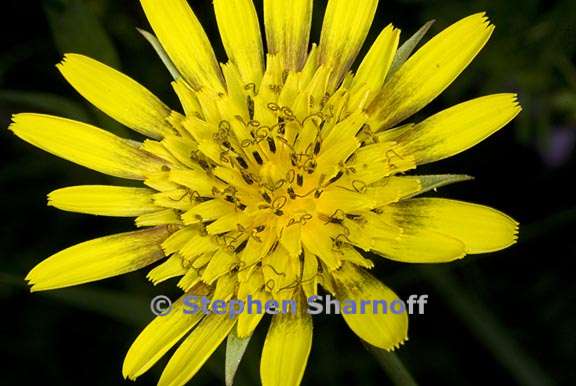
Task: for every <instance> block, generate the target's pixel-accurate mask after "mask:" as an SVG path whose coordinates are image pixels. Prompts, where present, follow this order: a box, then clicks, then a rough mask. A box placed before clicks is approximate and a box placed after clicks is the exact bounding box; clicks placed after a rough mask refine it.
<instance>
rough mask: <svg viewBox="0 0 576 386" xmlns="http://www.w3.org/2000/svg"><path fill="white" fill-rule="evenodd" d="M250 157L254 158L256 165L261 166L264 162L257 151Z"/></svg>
mask: <svg viewBox="0 0 576 386" xmlns="http://www.w3.org/2000/svg"><path fill="white" fill-rule="evenodd" d="M252 155H253V156H254V159H255V160H256V162H257V163H258V165H262V164H263V163H264V160H263V159H262V157H261V156H260V153H258V152H257V151H253V152H252Z"/></svg>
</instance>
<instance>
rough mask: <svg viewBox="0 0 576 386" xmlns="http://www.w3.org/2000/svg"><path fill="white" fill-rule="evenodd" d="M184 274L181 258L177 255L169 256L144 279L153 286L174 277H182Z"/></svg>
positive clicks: (184, 269)
mask: <svg viewBox="0 0 576 386" xmlns="http://www.w3.org/2000/svg"><path fill="white" fill-rule="evenodd" d="M185 273H186V268H184V266H183V265H182V258H181V257H180V256H178V255H177V254H174V255H172V256H170V257H169V258H168V259H167V260H166V261H164V262H163V263H162V264H160V265H158V266H156V267H154V268H153V269H152V270H150V272H148V275H146V277H147V278H148V280H150V281H151V282H152V283H153V284H154V285H156V284H160V283H162V282H163V281H165V280H168V279H171V278H173V277H176V276H182V275H184V274H185Z"/></svg>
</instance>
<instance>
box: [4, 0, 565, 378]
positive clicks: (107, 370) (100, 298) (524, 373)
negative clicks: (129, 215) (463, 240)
mask: <svg viewBox="0 0 576 386" xmlns="http://www.w3.org/2000/svg"><path fill="white" fill-rule="evenodd" d="M193 3H194V5H193V7H194V9H195V10H196V11H197V14H198V16H199V18H200V20H201V21H202V22H203V24H204V25H205V28H206V30H207V32H208V34H209V35H210V37H211V39H212V41H213V42H214V45H215V48H216V50H217V54H218V56H219V59H220V60H224V59H225V55H224V54H223V50H222V48H221V43H220V41H219V37H218V33H217V30H216V26H215V21H214V16H213V12H212V9H211V7H212V6H211V2H209V1H194V2H193ZM257 3H258V4H257V5H258V6H259V7H260V6H261V1H257ZM316 3H317V5H318V6H317V7H316V8H317V9H316V11H315V13H316V15H315V21H314V22H315V24H314V30H313V37H314V40H315V41H317V40H318V38H319V31H320V22H321V17H322V13H323V11H322V8H323V5H322V4H323V3H324V2H320V1H317V2H316ZM0 7H1V8H0V9H1V11H0V14H1V16H0V21H1V23H0V28H1V29H2V31H1V32H2V34H1V35H0V36H1V39H2V40H1V42H2V43H1V50H0V126H1V127H2V129H0V214H1V219H2V221H1V222H0V301H1V304H2V309H1V311H0V312H1V317H0V364H1V365H0V366H1V367H0V371H1V373H0V384H2V385H35V384H53V385H79V384H81V385H117V384H129V383H128V382H125V383H124V381H123V380H122V376H121V365H122V360H123V357H124V354H125V352H126V350H127V349H128V347H129V345H130V344H131V342H132V340H133V338H135V337H136V335H137V334H138V332H139V331H140V330H141V328H143V327H144V325H145V324H146V323H147V322H148V321H149V320H150V319H151V318H152V315H151V314H150V312H149V309H148V301H149V299H151V298H152V297H153V296H154V295H156V294H169V295H172V296H175V295H176V294H177V291H175V290H174V288H173V287H175V286H174V283H173V282H169V283H168V284H167V285H162V286H159V287H153V286H152V285H151V284H149V283H148V282H147V280H146V279H145V272H144V271H142V272H137V273H133V274H129V275H126V276H123V277H119V278H114V279H109V280H105V281H103V282H99V283H93V284H89V285H85V286H81V287H77V288H72V289H66V290H57V291H49V292H46V293H38V294H30V292H29V291H28V290H27V289H26V287H25V285H24V281H23V278H24V276H25V275H26V273H27V272H28V271H29V270H30V269H31V268H32V267H33V266H34V265H35V264H37V263H38V262H39V261H41V260H42V259H43V258H45V257H47V256H49V255H50V254H52V253H54V252H56V251H58V250H59V249H61V248H64V247H67V246H70V245H72V244H75V243H77V242H80V241H84V240H88V239H90V238H93V237H98V236H100V235H105V234H108V233H114V232H119V231H125V230H129V229H131V227H132V225H131V220H129V219H126V220H119V219H110V218H103V217H91V216H87V215H78V214H71V213H64V212H59V211H57V210H55V209H53V208H48V207H46V198H45V197H46V194H47V193H48V192H50V191H51V190H53V189H56V188H59V187H63V186H69V185H77V184H102V183H103V184H106V183H113V182H117V181H114V180H113V179H112V178H109V177H106V176H103V175H100V174H98V173H96V172H92V171H89V170H86V169H84V168H82V167H79V166H76V165H73V164H71V163H68V162H66V161H63V160H60V159H57V158H55V157H53V156H50V155H49V154H47V153H44V152H42V151H40V150H37V149H35V148H33V147H32V146H30V145H28V144H26V143H24V142H22V141H20V140H18V139H17V138H16V137H15V136H13V135H12V134H10V133H9V132H8V131H7V130H5V128H6V127H7V126H8V124H9V122H10V115H11V114H12V113H17V112H24V111H38V112H46V113H52V114H56V115H61V116H66V117H71V118H76V119H79V120H83V121H87V122H91V123H95V124H98V125H100V126H102V127H104V128H107V129H109V130H111V131H113V132H115V133H117V134H120V135H130V134H128V132H127V131H126V129H124V128H122V127H120V126H118V125H117V124H115V123H114V122H112V121H111V120H109V119H107V118H105V117H104V116H102V114H100V113H98V112H97V111H95V110H94V109H93V108H92V107H90V106H89V105H87V104H86V103H85V102H84V101H83V99H82V98H81V97H80V96H78V95H77V94H76V93H75V91H74V90H72V88H71V87H69V86H68V85H67V84H66V83H65V82H64V80H63V78H62V77H61V76H60V75H59V73H58V72H57V71H56V69H55V67H54V65H55V64H56V63H57V62H59V61H60V59H61V57H62V53H63V52H80V53H84V54H88V55H90V56H92V57H95V58H97V59H100V60H101V61H104V62H105V63H108V64H110V65H112V66H114V67H116V68H119V69H122V70H123V71H124V72H126V73H127V74H130V75H131V76H132V77H134V78H135V79H137V80H139V81H141V82H142V83H143V84H145V85H146V86H148V87H149V88H150V89H152V90H154V92H156V93H157V94H158V95H160V96H161V97H162V98H163V99H164V100H165V101H167V102H168V103H169V104H170V105H171V106H178V104H177V102H176V100H175V98H174V96H173V95H172V92H171V88H170V86H169V81H170V76H169V74H168V72H167V71H166V70H165V69H164V67H163V65H162V63H161V62H160V60H159V59H158V58H157V56H156V55H155V53H154V51H153V50H152V49H151V48H150V47H149V46H148V45H147V43H146V42H145V40H144V39H143V38H142V37H141V36H140V35H139V34H138V33H137V31H136V29H135V27H141V28H146V29H149V26H148V24H147V22H146V20H145V19H144V16H143V12H142V11H141V9H140V7H139V4H138V1H136V0H130V1H128V0H122V1H118V0H116V1H114V0H91V1H88V0H86V1H84V0H45V1H38V0H34V1H33V0H28V1H17V0H8V1H2V4H1V5H0ZM260 10H261V8H260ZM482 10H485V11H487V12H488V14H489V16H490V18H491V19H492V21H493V22H494V23H495V24H496V26H497V28H496V31H495V34H494V35H493V37H492V39H491V41H490V42H489V44H488V45H487V46H486V47H485V48H484V50H483V51H482V53H481V54H480V55H479V56H478V57H477V59H476V60H475V61H474V63H473V64H472V65H471V66H470V67H469V68H468V69H467V71H465V72H464V74H463V75H462V76H460V77H459V78H458V80H457V81H456V82H455V83H454V84H453V85H452V86H451V87H450V88H449V89H448V90H447V91H446V92H445V93H444V94H443V95H442V96H441V97H440V98H438V99H437V100H436V101H435V102H434V103H433V104H432V105H431V106H429V107H428V108H427V109H426V111H425V112H426V113H430V112H435V111H438V110H440V109H441V108H443V107H447V106H449V105H451V104H454V103H457V102H459V101H463V100H466V99H469V98H472V97H475V96H479V95H484V94H489V93H496V92H508V91H510V92H518V93H519V94H520V100H521V103H522V105H523V107H524V111H523V113H522V114H521V116H520V117H519V118H518V119H516V120H515V121H514V122H513V123H512V124H511V125H509V126H507V127H506V128H505V129H504V130H502V131H501V132H499V133H498V134H496V135H494V136H493V137H491V138H490V139H489V140H487V141H485V142H484V143H482V144H480V145H479V146H477V147H475V148H474V149H473V150H471V151H468V152H466V153H464V154H461V155H459V156H457V157H454V158H453V159H450V160H447V161H442V162H440V163H436V164H433V165H430V166H428V167H426V168H425V170H424V172H429V173H465V174H471V175H473V176H476V177H477V178H476V180H475V181H472V182H467V183H464V184H461V185H457V186H452V187H448V188H443V189H441V192H440V193H439V194H441V195H443V196H449V197H454V198H459V199H463V200H468V201H472V202H479V203H483V204H486V205H491V206H493V207H495V208H498V209H500V210H503V211H505V212H506V213H508V214H510V215H511V216H513V217H515V218H516V219H517V220H518V221H519V222H520V223H521V233H520V241H519V243H518V244H517V245H516V246H514V247H513V248H510V249H508V250H505V251H503V252H499V253H496V254H490V255H480V256H470V257H468V258H466V259H464V260H463V261H460V262H457V263H452V264H449V265H442V266H440V265H437V266H434V267H431V266H426V267H422V266H410V265H402V264H396V263H391V262H387V261H383V260H382V259H377V267H376V269H375V271H376V275H377V276H378V277H380V278H381V279H382V280H383V281H384V282H385V283H387V284H388V285H390V286H391V287H392V288H394V289H395V290H396V291H397V292H398V293H399V294H400V295H401V296H402V297H407V296H408V295H410V294H429V295H430V304H429V305H428V306H427V309H426V314H425V315H423V316H418V315H415V316H413V317H412V318H411V326H410V340H409V341H408V343H407V344H406V345H405V346H404V347H403V348H402V349H401V350H400V351H399V352H398V355H399V357H400V358H401V359H402V361H403V362H404V364H405V365H406V367H407V368H408V369H409V370H410V372H411V373H412V375H413V376H414V378H415V379H416V380H417V381H418V382H419V383H420V384H421V385H485V384H491V385H573V384H576V370H575V366H574V360H575V359H576V355H575V354H576V334H575V333H574V328H575V327H576V313H575V312H574V302H575V300H576V297H575V290H576V284H575V280H574V268H573V267H575V265H574V264H573V260H574V259H575V257H576V242H575V238H574V231H573V229H574V224H575V223H576V205H575V202H574V196H575V193H576V188H575V187H574V184H573V183H572V182H573V180H574V170H575V169H574V166H575V159H574V156H573V151H572V150H573V145H574V139H575V136H576V67H575V65H574V58H575V50H576V29H575V27H576V2H575V1H573V0H559V1H544V0H508V1H493V0H492V1H488V0H485V1H483V0H474V1H456V0H442V1H423V0H420V1H419V0H403V1H401V0H395V1H382V2H381V5H380V8H379V10H378V15H377V18H376V20H375V23H374V26H373V28H372V30H371V34H370V37H369V39H368V41H372V39H373V38H374V37H375V35H376V33H378V32H379V30H380V29H381V28H382V27H383V26H385V25H386V24H388V23H389V22H394V24H395V25H396V26H398V27H399V28H401V29H402V30H403V34H402V37H403V39H406V38H407V37H408V36H410V35H411V34H412V33H414V32H415V31H416V30H417V29H418V28H419V27H420V26H421V25H422V24H423V23H424V22H426V21H427V20H430V19H436V20H437V22H436V24H435V25H434V26H433V27H432V31H431V32H432V34H434V33H437V32H439V31H440V30H441V29H443V28H444V27H446V26H448V25H449V24H450V23H452V22H454V21H456V20H458V19H460V18H461V17H464V16H467V15H469V14H471V13H474V12H477V11H482ZM432 34H430V35H429V36H432ZM264 327H265V326H261V328H260V329H259V330H258V332H257V334H256V335H255V337H254V339H253V340H252V342H251V344H250V346H249V348H248V352H247V354H246V357H245V358H244V360H243V363H242V365H241V367H240V370H239V375H238V378H237V385H240V386H245V385H246V386H249V385H256V384H259V380H258V361H259V355H260V350H261V344H262V340H263V336H264V333H265V328H264ZM162 362H163V363H164V362H165V360H164V361H162ZM222 363H223V352H222V350H221V349H220V350H219V351H218V353H217V354H216V355H215V356H214V357H213V358H212V359H211V360H210V362H209V363H208V364H207V365H206V366H205V367H204V368H203V369H202V370H201V371H200V373H199V374H198V376H197V377H195V378H194V380H193V381H192V384H194V385H209V384H223V374H224V370H223V364H222ZM161 369H162V365H158V366H155V367H154V368H153V370H152V371H151V372H150V373H149V374H146V375H145V376H143V377H142V378H141V379H140V380H139V381H138V383H137V384H139V385H148V384H155V382H156V380H157V379H158V377H159V374H160V371H161ZM303 384H304V385H340V384H341V385H367V386H368V385H388V384H391V382H390V381H389V380H388V378H387V376H386V373H385V372H384V371H383V369H382V367H381V366H380V365H379V362H378V358H376V357H374V356H373V355H372V354H371V353H370V352H368V351H366V350H365V349H364V347H363V346H362V344H360V342H359V341H358V340H357V339H356V337H355V336H354V335H353V333H352V332H351V331H350V330H349V329H348V328H347V327H346V326H345V324H344V323H343V321H342V320H341V318H339V317H337V316H331V317H330V316H324V317H319V318H316V320H315V334H314V346H313V349H312V354H311V357H310V360H309V366H308V369H307V371H306V374H305V376H304V381H303Z"/></svg>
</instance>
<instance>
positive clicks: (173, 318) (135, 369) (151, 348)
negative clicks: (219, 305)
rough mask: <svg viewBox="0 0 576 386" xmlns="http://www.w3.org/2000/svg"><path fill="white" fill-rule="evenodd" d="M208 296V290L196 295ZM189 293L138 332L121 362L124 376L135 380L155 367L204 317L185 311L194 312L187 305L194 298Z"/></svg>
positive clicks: (199, 313) (200, 314) (201, 314)
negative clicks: (167, 311) (206, 293)
mask: <svg viewBox="0 0 576 386" xmlns="http://www.w3.org/2000/svg"><path fill="white" fill-rule="evenodd" d="M202 295H205V293H202V294H198V295H197V296H202ZM187 296H190V294H186V295H184V296H182V297H181V298H180V299H178V301H176V302H174V303H173V304H172V310H171V311H170V313H168V314H166V315H164V316H157V317H156V318H155V319H154V320H153V321H152V322H150V324H148V325H147V326H146V328H144V330H142V332H141V333H140V334H139V335H138V337H137V338H136V340H135V341H134V343H132V346H130V349H129V350H128V353H126V357H125V358H124V364H123V365H122V374H123V375H124V378H129V379H131V380H135V379H136V378H137V377H139V376H140V375H142V374H144V373H145V372H146V371H148V369H149V368H150V367H152V366H153V365H154V364H155V363H156V362H157V361H158V360H159V359H160V358H162V356H164V354H166V352H167V351H168V350H170V349H171V348H172V347H173V346H174V345H175V344H176V343H177V342H178V341H179V340H180V339H182V337H183V336H184V335H185V334H186V333H187V332H188V331H190V330H191V329H192V328H193V327H194V326H195V325H196V324H197V323H198V322H199V321H200V320H201V319H202V317H203V316H204V315H203V313H201V312H197V313H193V314H188V313H185V312H184V311H186V310H188V311H191V310H192V309H191V308H190V305H189V304H187V303H188V302H190V301H191V300H192V298H187V300H186V302H187V303H185V302H184V299H185V298H186V297H187Z"/></svg>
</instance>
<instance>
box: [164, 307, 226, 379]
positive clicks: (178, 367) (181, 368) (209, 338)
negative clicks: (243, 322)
mask: <svg viewBox="0 0 576 386" xmlns="http://www.w3.org/2000/svg"><path fill="white" fill-rule="evenodd" d="M235 323H236V320H235V319H233V318H230V317H229V315H218V314H210V315H208V316H206V317H205V318H204V319H203V320H202V322H200V324H199V325H198V326H196V328H195V329H194V331H192V332H191V333H190V335H188V337H187V338H186V340H185V341H184V342H183V343H182V344H181V345H180V347H178V349H177V350H176V352H175V353H174V355H173V356H172V358H170V361H169V362H168V364H167V365H166V368H165V369H164V372H163V373H162V376H161V377H160V380H159V381H158V386H180V385H184V384H186V382H188V381H189V380H190V378H192V377H193V376H194V375H195V374H196V372H197V371H198V370H199V369H200V368H201V367H202V365H204V362H206V361H207V360H208V358H209V357H210V355H212V353H213V352H214V351H215V350H216V349H217V348H218V346H219V345H220V343H222V341H223V340H224V338H226V337H227V336H228V334H229V333H230V330H232V327H234V324H235Z"/></svg>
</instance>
